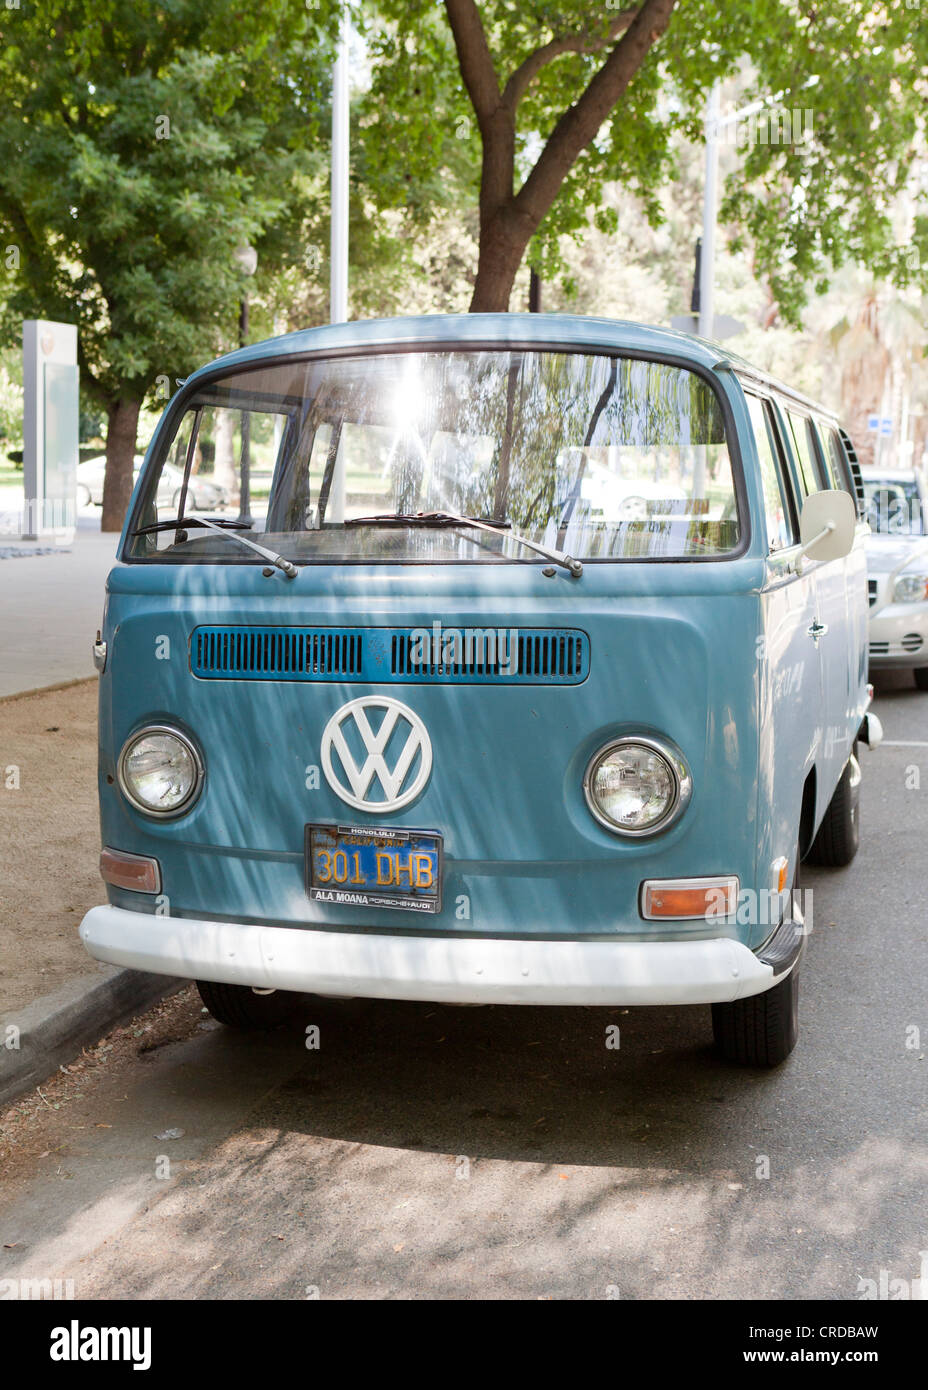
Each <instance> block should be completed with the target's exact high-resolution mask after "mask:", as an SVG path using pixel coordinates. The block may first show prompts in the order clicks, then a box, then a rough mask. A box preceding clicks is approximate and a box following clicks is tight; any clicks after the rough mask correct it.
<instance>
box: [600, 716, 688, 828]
mask: <svg viewBox="0 0 928 1390" xmlns="http://www.w3.org/2000/svg"><path fill="white" fill-rule="evenodd" d="M583 792H584V795H585V797H586V801H587V805H588V806H589V808H590V810H591V811H592V813H593V815H594V816H595V817H596V819H597V820H598V821H599V823H600V825H604V826H605V827H606V829H607V830H613V831H617V832H618V833H619V834H621V835H652V834H654V833H655V831H658V830H666V829H667V827H668V826H670V825H672V824H673V822H674V821H675V820H676V819H677V817H678V816H680V815H681V814H682V812H683V811H684V809H685V808H686V806H687V804H688V802H689V799H690V797H691V796H692V794H693V780H692V778H691V776H690V771H689V768H688V767H687V766H686V763H685V762H684V761H683V758H682V757H681V755H680V754H679V753H678V752H677V751H676V749H674V748H672V747H671V746H670V745H669V744H667V743H664V742H663V741H662V740H660V739H654V738H645V737H639V736H635V737H629V738H619V739H615V740H614V742H612V743H608V744H607V745H606V746H605V748H601V749H600V750H599V752H598V753H595V754H594V755H593V757H592V758H591V760H590V764H589V766H588V767H587V770H586V774H585V776H584V778H583Z"/></svg>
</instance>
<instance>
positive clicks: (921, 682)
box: [912, 666, 928, 690]
mask: <svg viewBox="0 0 928 1390" xmlns="http://www.w3.org/2000/svg"><path fill="white" fill-rule="evenodd" d="M912 675H913V676H914V677H915V684H916V685H917V686H918V688H919V690H928V666H916V667H915V670H914V671H913V672H912Z"/></svg>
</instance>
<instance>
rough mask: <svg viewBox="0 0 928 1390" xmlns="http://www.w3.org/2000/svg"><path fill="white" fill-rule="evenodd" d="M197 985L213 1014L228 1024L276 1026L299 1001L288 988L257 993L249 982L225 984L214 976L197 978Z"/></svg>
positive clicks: (235, 1025)
mask: <svg viewBox="0 0 928 1390" xmlns="http://www.w3.org/2000/svg"><path fill="white" fill-rule="evenodd" d="M197 989H198V990H199V991H200V998H201V999H202V1000H203V1003H204V1004H205V1005H206V1007H207V1008H208V1009H209V1011H210V1013H211V1014H212V1016H213V1018H214V1019H215V1020H216V1021H217V1023H224V1024H225V1025H226V1027H227V1028H258V1029H260V1028H266V1029H270V1028H277V1027H278V1026H279V1025H280V1024H281V1023H285V1022H286V1020H287V1019H288V1018H289V1016H290V1014H291V1013H292V1012H293V1009H294V1007H295V1004H296V995H293V994H289V993H288V992H287V991H285V990H275V991H274V993H273V994H255V992H254V990H253V989H251V988H250V987H249V986H248V985H223V984H216V983H215V982H214V981H212V980H197Z"/></svg>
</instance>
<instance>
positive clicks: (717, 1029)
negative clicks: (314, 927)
mask: <svg viewBox="0 0 928 1390" xmlns="http://www.w3.org/2000/svg"><path fill="white" fill-rule="evenodd" d="M712 1032H713V1035H714V1037H715V1045H716V1047H717V1048H718V1050H719V1052H720V1053H721V1054H722V1056H723V1057H724V1058H725V1060H726V1061H728V1062H736V1063H737V1064H738V1065H739V1066H742V1067H778V1066H779V1065H780V1063H781V1062H785V1061H786V1059H787V1057H788V1056H789V1054H790V1053H791V1052H792V1050H793V1048H794V1047H795V1046H796V1039H797V1038H798V1037H799V969H798V967H794V968H793V969H792V970H791V971H790V973H789V974H788V975H787V976H786V979H785V980H781V981H780V983H779V984H777V985H774V987H773V989H767V990H765V991H764V992H763V994H752V995H751V996H750V997H749V998H748V999H736V1000H735V1001H734V1003H732V1004H713V1005H712Z"/></svg>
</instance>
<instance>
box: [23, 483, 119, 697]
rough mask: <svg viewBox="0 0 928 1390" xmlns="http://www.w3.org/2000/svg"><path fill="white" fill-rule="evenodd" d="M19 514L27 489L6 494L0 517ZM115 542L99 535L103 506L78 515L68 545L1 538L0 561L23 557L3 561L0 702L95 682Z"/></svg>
mask: <svg viewBox="0 0 928 1390" xmlns="http://www.w3.org/2000/svg"><path fill="white" fill-rule="evenodd" d="M21 509H22V491H21V489H19V490H17V489H14V488H2V489H0V513H10V512H18V511H21ZM117 540H118V536H116V535H115V534H109V533H107V534H105V535H104V534H103V533H101V531H100V508H99V507H93V508H87V509H86V510H85V511H83V512H82V513H81V514H80V516H79V518H78V524H77V529H76V531H75V533H74V537H73V539H72V540H71V541H68V542H65V544H63V545H60V544H56V541H55V537H53V536H50V537H47V538H43V539H42V540H41V541H33V542H27V541H21V540H19V538H18V536H17V535H10V534H6V535H2V536H0V555H3V554H4V552H8V551H20V552H21V554H19V555H16V556H15V558H13V557H10V558H3V559H0V697H2V696H4V695H16V694H19V693H21V692H22V691H26V690H39V689H41V688H43V687H45V686H49V685H61V684H64V683H66V682H68V681H74V680H81V679H82V678H89V677H92V676H93V674H94V668H93V659H92V656H91V644H92V643H93V639H94V637H95V635H96V631H97V628H98V627H99V626H100V622H101V619H102V616H103V599H104V592H105V590H104V586H105V583H106V576H107V574H108V572H109V570H110V568H111V566H112V564H113V558H114V556H115V553H116V542H117ZM37 548H40V549H43V550H46V551H47V553H46V554H41V555H36V554H34V553H32V552H33V551H35V550H36V549H37Z"/></svg>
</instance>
